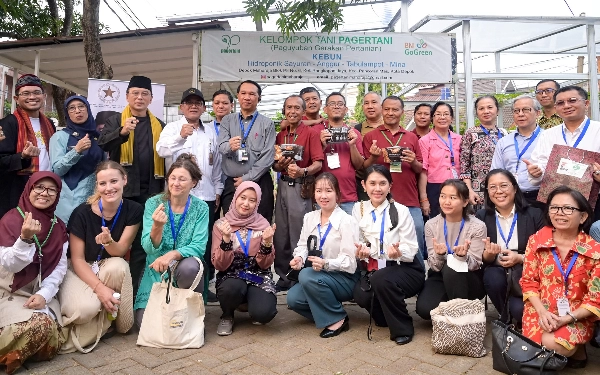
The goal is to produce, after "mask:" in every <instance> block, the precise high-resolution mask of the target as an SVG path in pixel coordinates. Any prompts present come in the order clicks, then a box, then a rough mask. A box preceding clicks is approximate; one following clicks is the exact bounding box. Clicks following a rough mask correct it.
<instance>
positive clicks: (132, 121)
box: [121, 117, 139, 135]
mask: <svg viewBox="0 0 600 375" xmlns="http://www.w3.org/2000/svg"><path fill="white" fill-rule="evenodd" d="M138 122H139V121H138V120H137V119H136V118H135V117H129V118H128V119H126V120H125V124H124V125H123V126H122V127H121V135H128V134H129V133H130V132H131V131H132V130H135V127H136V125H137V123H138Z"/></svg>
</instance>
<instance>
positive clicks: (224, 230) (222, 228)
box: [216, 219, 231, 242]
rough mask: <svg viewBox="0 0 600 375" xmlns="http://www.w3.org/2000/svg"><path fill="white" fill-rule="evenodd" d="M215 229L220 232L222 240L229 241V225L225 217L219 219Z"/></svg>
mask: <svg viewBox="0 0 600 375" xmlns="http://www.w3.org/2000/svg"><path fill="white" fill-rule="evenodd" d="M216 227H217V229H218V230H219V232H221V236H223V241H225V242H231V226H230V225H229V222H228V221H227V220H226V219H223V220H220V221H219V222H218V223H217V224H216Z"/></svg>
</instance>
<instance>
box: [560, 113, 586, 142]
mask: <svg viewBox="0 0 600 375" xmlns="http://www.w3.org/2000/svg"><path fill="white" fill-rule="evenodd" d="M589 126H590V119H589V118H588V119H587V121H586V122H585V125H584V126H583V130H582V131H581V134H579V137H578V138H577V140H576V141H575V143H574V144H573V147H574V148H577V146H579V142H581V140H582V139H583V136H585V133H587V130H588V128H589ZM562 135H563V139H564V140H565V144H566V145H567V146H568V145H569V142H567V135H566V134H565V125H563V127H562Z"/></svg>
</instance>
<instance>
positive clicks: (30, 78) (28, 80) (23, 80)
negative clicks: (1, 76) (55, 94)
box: [15, 74, 44, 92]
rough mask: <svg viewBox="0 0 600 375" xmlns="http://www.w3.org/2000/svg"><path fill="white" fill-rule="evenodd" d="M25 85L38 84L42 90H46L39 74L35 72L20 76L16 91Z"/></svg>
mask: <svg viewBox="0 0 600 375" xmlns="http://www.w3.org/2000/svg"><path fill="white" fill-rule="evenodd" d="M25 86H37V87H39V88H41V89H42V91H43V90H44V87H43V86H42V81H41V80H40V79H39V77H38V76H36V75H33V74H23V75H22V76H21V77H19V79H18V80H17V83H16V85H15V92H16V91H19V89H20V88H21V87H25Z"/></svg>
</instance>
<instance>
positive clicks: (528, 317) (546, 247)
mask: <svg viewBox="0 0 600 375" xmlns="http://www.w3.org/2000/svg"><path fill="white" fill-rule="evenodd" d="M552 234H553V228H552V227H544V228H542V229H540V231H538V232H537V233H536V234H534V235H532V236H531V237H530V238H529V242H528V243H527V250H526V251H525V264H524V267H523V276H522V277H521V288H522V289H523V300H524V301H525V308H524V312H523V334H524V335H525V336H526V337H528V338H530V339H531V340H533V341H535V342H537V343H540V344H541V342H542V333H543V332H544V331H543V330H542V328H541V327H540V323H539V319H540V317H539V315H538V313H537V311H536V310H535V308H534V307H533V305H532V304H531V302H530V301H529V298H530V297H534V296H535V297H538V298H540V300H541V301H542V304H543V305H544V307H545V308H546V309H547V310H548V311H550V312H551V313H553V314H556V315H558V307H557V301H558V300H559V299H560V298H563V297H564V296H565V282H564V278H563V276H562V273H561V271H560V269H559V268H558V267H557V264H556V262H555V259H554V256H553V255H552V250H553V249H554V248H555V247H556V245H555V243H554V239H553V236H552ZM575 254H579V255H578V258H577V260H576V261H575V263H574V265H573V269H572V270H571V272H570V273H569V276H568V283H567V285H568V286H567V300H568V301H569V306H570V310H571V311H575V310H577V309H579V308H584V309H587V310H589V311H590V312H592V314H593V315H592V316H591V317H588V318H586V319H581V320H579V321H577V323H569V324H567V325H564V326H562V327H560V328H558V329H557V330H556V331H554V332H553V333H554V340H555V341H556V342H557V343H558V344H560V345H562V346H564V347H565V348H566V349H567V350H572V349H574V348H575V345H578V344H584V343H586V342H588V341H589V340H590V338H591V337H592V334H593V331H594V322H595V321H596V320H598V318H599V317H600V244H599V243H597V242H596V241H594V239H593V238H592V237H591V236H589V235H587V234H585V233H583V232H581V233H580V234H579V236H578V237H577V239H576V240H575V243H574V244H573V247H572V248H571V250H569V253H568V254H567V256H566V257H565V259H562V260H561V267H562V269H563V270H566V269H567V268H568V266H569V263H570V262H571V259H572V258H573V256H575Z"/></svg>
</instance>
